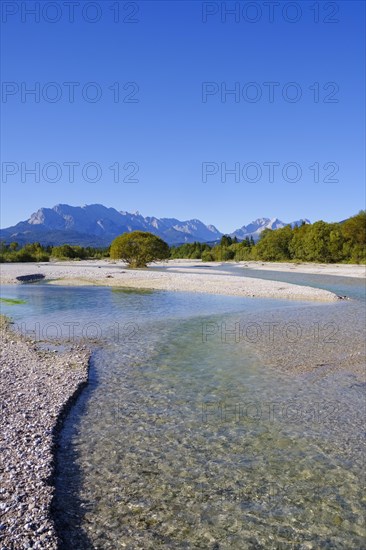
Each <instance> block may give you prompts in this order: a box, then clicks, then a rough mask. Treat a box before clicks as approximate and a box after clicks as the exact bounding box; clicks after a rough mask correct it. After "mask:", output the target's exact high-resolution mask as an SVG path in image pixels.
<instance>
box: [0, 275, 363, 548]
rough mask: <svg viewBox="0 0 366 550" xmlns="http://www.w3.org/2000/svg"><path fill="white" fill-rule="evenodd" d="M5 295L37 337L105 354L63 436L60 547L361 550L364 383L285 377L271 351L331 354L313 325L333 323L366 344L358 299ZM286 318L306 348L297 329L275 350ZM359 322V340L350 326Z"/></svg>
mask: <svg viewBox="0 0 366 550" xmlns="http://www.w3.org/2000/svg"><path fill="white" fill-rule="evenodd" d="M290 282H291V281H290ZM361 285H362V283H361V282H359V286H358V287H357V284H356V287H357V289H356V291H355V292H356V294H355V296H357V295H358V294H359V293H361V290H360V289H361ZM340 289H341V290H342V291H343V292H342V293H343V294H346V293H347V292H346V291H344V287H342V285H340ZM2 296H3V297H11V298H20V299H25V300H27V304H25V305H17V306H5V305H2V308H1V309H2V312H3V313H6V314H8V315H11V316H12V317H13V319H14V321H15V322H16V323H17V325H18V328H19V329H21V330H23V331H28V333H31V334H33V335H34V338H35V339H40V340H42V339H49V338H52V337H54V338H57V339H62V338H66V339H67V338H70V337H75V338H78V337H80V336H82V337H84V338H89V339H90V340H91V341H92V342H96V343H95V344H94V346H95V348H94V349H95V351H94V353H93V357H92V362H91V369H90V384H89V386H88V388H87V389H86V391H84V392H83V394H82V396H81V398H80V399H79V400H78V402H77V403H76V405H75V407H74V409H73V411H72V413H71V414H70V415H69V417H68V419H67V420H66V422H65V426H64V429H63V431H62V434H61V438H60V449H59V454H58V475H57V491H56V499H55V503H54V505H55V515H56V517H57V527H58V530H59V533H60V535H61V536H62V539H63V548H65V549H66V548H68V549H69V548H73V549H74V548H75V549H79V548H80V549H83V548H96V549H104V548H105V549H112V548H113V549H115V548H128V549H131V550H132V549H133V550H135V549H144V550H145V549H156V548H173V549H174V548H182V549H183V548H187V549H196V548H205V549H216V550H217V549H246V548H249V549H250V548H253V549H254V548H263V549H267V548H269V549H271V548H273V549H280V548H281V549H282V548H299V549H300V548H301V549H302V548H304V549H305V548H314V549H315V548H344V549H346V548H347V549H352V548H355V549H356V548H357V549H360V548H363V547H364V536H365V530H364V523H363V518H364V512H365V509H364V507H365V497H364V492H363V487H362V479H363V478H362V470H363V456H364V453H363V451H364V450H365V449H364V439H363V438H364V423H363V422H364V403H365V401H364V386H363V384H362V383H360V382H358V381H357V380H356V379H355V378H354V376H353V375H352V373H351V372H347V371H342V372H334V373H332V374H331V376H326V377H325V378H324V377H320V378H319V379H314V377H307V376H306V375H305V374H300V375H296V376H289V375H288V374H285V373H282V372H280V371H276V370H274V369H273V368H271V367H270V365H268V364H267V359H266V360H265V359H264V357H267V356H268V354H267V355H264V354H263V353H262V351H263V350H262V347H263V346H262V344H266V347H267V348H268V347H269V348H270V349H273V353H277V352H278V348H280V349H282V351H283V354H284V357H285V355H288V354H289V353H290V352H291V350H292V349H293V348H294V346H296V345H298V346H299V353H300V352H301V350H303V348H304V349H305V352H306V353H307V354H310V355H311V354H314V356H316V355H317V354H318V352H319V351H320V348H326V349H327V346H328V347H329V349H330V346H331V344H328V342H327V341H324V339H323V340H320V343H319V341H316V343H315V340H314V338H313V337H312V338H310V339H309V337H310V336H312V331H313V330H314V326H313V325H314V320H315V321H317V320H320V326H321V327H323V326H324V322H325V321H331V322H335V323H337V324H338V328H339V330H340V333H339V335H338V336H341V338H342V345H343V347H344V348H345V351H346V352H348V351H349V350H350V349H351V348H352V347H355V345H356V344H357V345H359V342H358V340H357V338H356V337H355V334H357V335H358V334H361V333H362V323H363V319H362V316H361V315H362V314H361V311H362V309H361V307H360V302H359V300H354V301H350V302H347V303H346V302H341V303H339V304H331V305H329V304H327V305H320V304H305V303H300V302H293V301H288V302H286V301H280V300H264V299H263V300H260V299H257V300H256V299H243V298H235V297H217V296H209V295H198V294H189V293H170V292H136V291H127V292H126V291H118V290H112V289H110V288H96V287H92V288H91V287H85V288H70V287H50V286H47V285H42V284H37V285H34V286H19V285H18V286H16V287H5V288H3V289H2ZM274 318H275V319H276V320H277V321H278V322H279V323H285V324H286V323H288V322H290V321H291V322H292V320H293V319H297V320H299V322H301V327H302V329H303V333H304V335H305V334H306V335H307V338H306V339H305V336H304V338H301V339H300V341H299V342H297V341H296V342H294V340H295V336H296V335H295V336H294V334H293V332H292V329H291V327H290V329H289V331H288V332H283V331H282V332H281V335H282V336H281V337H282V340H281V341H280V342H278V341H277V340H276V341H274V342H271V340H270V339H269V336H268V335H267V333H265V332H264V327H265V326H267V325H265V323H266V322H269V321H271V320H273V319H274ZM349 319H352V320H353V321H352V331H351V334H349V333H348V332H346V328H345V327H343V326H340V325H341V320H343V323H344V325H347V326H348V325H350V324H351V323H350V322H348V320H349ZM345 320H347V322H345ZM235 323H239V325H235ZM237 326H239V329H238V330H239V332H238V330H236V328H237ZM258 326H259V329H260V330H261V331H262V332H261V335H260V341H259V340H258V333H257V332H256V331H257V330H258ZM70 327H73V331H74V332H70V330H71V329H70ZM234 329H235V330H236V332H235V330H234ZM225 330H226V332H225ZM229 330H234V332H232V333H230V332H227V331H229ZM31 331H33V332H31ZM37 331H38V332H37ZM284 334H286V338H284ZM354 338H356V344H355V340H353V339H354ZM271 346H272V347H271ZM301 346H302V347H301ZM337 349H338V348H337ZM267 351H268V349H267ZM296 353H297V351H296Z"/></svg>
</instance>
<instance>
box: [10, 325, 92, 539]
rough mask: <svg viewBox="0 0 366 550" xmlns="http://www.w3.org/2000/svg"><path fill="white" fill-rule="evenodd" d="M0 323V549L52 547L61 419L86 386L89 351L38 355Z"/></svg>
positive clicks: (77, 347) (31, 345) (80, 349)
mask: <svg viewBox="0 0 366 550" xmlns="http://www.w3.org/2000/svg"><path fill="white" fill-rule="evenodd" d="M0 323H1V327H0V328H1V331H0V338H1V352H0V353H1V355H0V357H1V370H0V376H1V380H0V382H1V401H0V412H1V414H0V451H1V455H0V456H1V458H0V470H1V483H0V548H1V550H13V549H14V550H15V549H16V550H18V549H19V550H20V549H23V548H24V549H25V548H38V549H42V550H48V549H56V548H57V535H56V532H55V529H54V525H53V522H52V519H51V515H50V505H51V501H52V496H53V491H54V489H53V487H52V476H53V468H54V461H53V455H54V453H53V451H54V445H55V438H56V435H57V432H58V430H59V428H60V426H61V422H62V418H63V416H64V414H65V413H66V411H67V409H68V407H69V406H70V405H71V403H72V401H73V399H74V398H75V397H76V395H77V394H78V392H79V391H80V390H81V388H82V387H83V386H84V385H85V384H86V383H87V379H88V361H89V355H90V353H89V351H88V350H87V349H86V348H84V347H82V346H81V345H78V344H75V343H72V344H70V347H69V349H68V350H67V351H62V352H54V351H41V350H39V349H37V347H36V343H35V342H32V341H31V340H29V339H26V338H24V337H23V336H20V335H18V334H16V333H15V332H13V331H12V330H11V328H10V327H9V325H8V323H7V322H6V320H5V319H4V317H0Z"/></svg>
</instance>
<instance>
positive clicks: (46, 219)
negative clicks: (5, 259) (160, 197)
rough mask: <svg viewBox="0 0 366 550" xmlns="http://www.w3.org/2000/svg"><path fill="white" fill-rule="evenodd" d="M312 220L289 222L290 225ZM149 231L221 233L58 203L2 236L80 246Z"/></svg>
mask: <svg viewBox="0 0 366 550" xmlns="http://www.w3.org/2000/svg"><path fill="white" fill-rule="evenodd" d="M303 221H304V222H305V223H310V221H309V220H307V219H305V220H297V221H294V222H290V224H291V226H294V225H295V224H298V225H300V224H301V223H302V222H303ZM286 225H288V223H285V222H282V221H281V220H279V219H278V218H259V219H257V220H255V221H253V222H251V223H250V224H249V225H247V226H245V225H243V226H242V227H241V228H239V229H237V230H236V231H234V232H233V233H231V234H230V235H231V236H232V237H235V236H236V237H237V238H238V239H239V240H242V239H245V238H246V237H251V236H252V237H253V238H254V240H257V239H258V238H259V236H260V233H261V232H262V231H263V230H264V229H266V228H269V229H277V228H279V227H285V226H286ZM137 230H138V231H149V232H151V233H154V234H155V235H157V236H158V237H161V238H162V239H164V240H165V241H166V242H167V243H168V244H170V245H178V244H183V243H192V242H194V241H199V242H215V241H218V240H220V239H221V237H222V235H224V233H221V231H219V230H218V229H217V228H216V227H215V226H214V225H205V224H204V223H203V222H201V221H200V220H197V219H193V220H185V221H181V220H178V219H176V218H156V217H151V216H148V217H144V216H142V215H141V214H140V213H139V212H135V213H129V212H125V211H118V210H116V209H115V208H111V207H106V206H103V205H102V204H90V205H85V206H70V205H68V204H57V205H56V206H54V207H53V208H40V209H39V210H37V212H34V213H33V214H32V215H31V216H30V218H29V219H28V220H26V221H22V222H19V223H17V224H16V225H14V226H12V227H8V228H5V229H0V240H2V241H5V242H7V243H9V242H11V241H16V242H18V243H19V244H25V243H27V242H35V241H38V242H40V243H41V244H44V245H60V244H65V243H68V244H79V245H81V246H96V247H102V246H108V245H109V244H110V243H111V241H112V240H113V239H114V238H115V237H117V235H120V234H121V233H125V232H131V231H137Z"/></svg>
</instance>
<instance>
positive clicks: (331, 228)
mask: <svg viewBox="0 0 366 550" xmlns="http://www.w3.org/2000/svg"><path fill="white" fill-rule="evenodd" d="M102 258H111V259H124V260H126V261H127V262H128V263H129V264H130V265H131V267H132V266H133V267H143V266H145V265H146V264H147V263H149V262H151V261H154V260H158V259H168V258H170V259H178V258H182V259H184V258H186V259H194V260H202V261H204V262H226V261H230V260H233V261H245V260H261V261H271V262H277V261H279V262H281V261H301V262H321V263H334V262H344V263H366V211H365V210H361V211H360V212H359V213H358V214H356V215H355V216H352V217H351V218H349V219H348V220H346V221H344V222H342V223H327V222H324V221H317V222H315V223H313V224H305V223H303V224H302V225H300V226H295V227H291V226H290V225H287V226H286V227H282V228H280V229H275V230H271V229H265V230H264V231H263V232H262V233H261V235H260V238H259V240H258V242H257V243H255V242H254V239H253V237H250V238H249V237H246V239H244V240H243V241H240V242H239V241H238V239H237V238H236V237H234V238H232V237H231V236H229V235H224V236H223V237H222V238H221V240H220V242H219V243H217V244H216V245H209V244H207V243H199V242H194V243H185V244H182V245H180V246H172V247H170V248H169V247H168V245H167V244H166V243H165V242H164V241H163V240H162V239H160V238H159V237H156V236H155V235H152V234H151V233H147V232H141V231H134V232H132V233H124V234H123V235H120V236H119V237H117V238H116V239H114V241H113V242H112V244H111V246H110V247H107V248H93V247H82V246H75V245H74V246H71V245H68V244H64V245H61V246H42V245H41V244H40V243H29V244H25V245H24V246H23V247H20V246H19V245H18V243H16V242H12V243H10V244H5V243H4V242H1V243H0V262H48V261H50V260H52V259H56V260H70V259H73V260H85V259H102Z"/></svg>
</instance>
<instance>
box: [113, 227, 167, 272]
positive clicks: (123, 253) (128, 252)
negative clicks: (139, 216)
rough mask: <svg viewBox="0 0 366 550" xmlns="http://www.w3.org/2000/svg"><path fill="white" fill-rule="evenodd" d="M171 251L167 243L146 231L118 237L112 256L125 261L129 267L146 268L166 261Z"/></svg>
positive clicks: (114, 242) (115, 240) (114, 243)
mask: <svg viewBox="0 0 366 550" xmlns="http://www.w3.org/2000/svg"><path fill="white" fill-rule="evenodd" d="M169 254H170V250H169V246H168V245H167V243H166V242H165V241H163V240H162V239H160V237H157V236H156V235H153V234H152V233H148V232H146V231H133V232H132V233H124V234H123V235H120V236H119V237H116V238H115V239H114V241H113V242H112V244H111V250H110V256H111V258H112V259H114V260H124V261H125V262H127V263H128V265H129V267H133V268H136V267H146V264H148V263H149V262H155V261H157V260H166V259H167V258H169Z"/></svg>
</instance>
